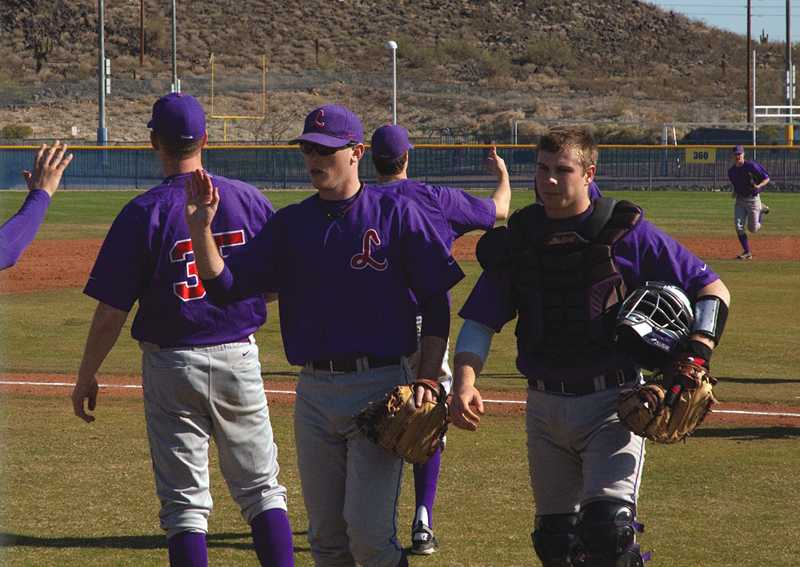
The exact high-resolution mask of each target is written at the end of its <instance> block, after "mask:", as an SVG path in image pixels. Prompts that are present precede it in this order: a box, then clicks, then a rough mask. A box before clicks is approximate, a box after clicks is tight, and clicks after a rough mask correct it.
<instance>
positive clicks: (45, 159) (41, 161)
mask: <svg viewBox="0 0 800 567" xmlns="http://www.w3.org/2000/svg"><path fill="white" fill-rule="evenodd" d="M66 151H67V146H66V144H62V143H61V142H60V141H58V140H56V143H55V144H53V146H52V147H50V148H48V146H47V144H43V145H42V147H41V148H39V151H38V152H37V154H36V158H35V160H34V163H33V171H28V170H25V171H23V172H22V176H23V177H24V178H25V182H26V183H27V185H28V196H27V197H26V198H25V202H24V203H22V206H21V207H20V209H19V211H17V212H16V214H14V216H12V217H11V218H10V219H8V220H7V221H6V222H4V223H3V226H0V270H5V269H6V268H10V267H11V266H13V265H14V264H16V263H17V260H19V257H20V256H21V255H22V252H23V251H24V250H25V248H27V247H28V245H29V244H30V243H31V242H32V241H33V239H34V237H35V236H36V233H37V232H38V231H39V227H40V226H41V225H42V222H43V221H44V216H45V214H46V213H47V208H48V207H49V206H50V199H51V198H52V197H53V194H54V193H55V192H56V190H57V189H58V185H59V183H61V177H62V176H63V175H64V171H65V170H66V169H67V166H68V165H69V164H70V162H71V161H72V154H67V153H66Z"/></svg>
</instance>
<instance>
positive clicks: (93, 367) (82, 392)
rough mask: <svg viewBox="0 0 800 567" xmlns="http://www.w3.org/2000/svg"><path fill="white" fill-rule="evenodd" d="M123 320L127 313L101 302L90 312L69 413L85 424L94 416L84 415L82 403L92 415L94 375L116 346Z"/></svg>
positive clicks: (94, 388)
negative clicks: (90, 321) (85, 403)
mask: <svg viewBox="0 0 800 567" xmlns="http://www.w3.org/2000/svg"><path fill="white" fill-rule="evenodd" d="M127 318H128V312H127V311H122V310H120V309H116V308H115V307H111V306H110V305H107V304H105V303H103V302H102V301H101V302H99V303H98V304H97V309H95V311H94V317H93V318H92V325H91V327H89V335H88V336H87V337H86V346H85V347H84V350H83V358H82V359H81V366H80V370H78V379H77V380H76V381H75V388H74V389H73V390H72V408H73V411H74V412H75V415H77V416H78V417H79V418H81V419H82V420H83V421H85V422H86V423H91V422H92V421H94V416H93V415H90V414H87V413H86V408H85V407H84V404H83V402H84V400H87V402H88V409H89V411H94V408H95V407H96V405H97V392H98V386H97V376H96V375H97V371H98V370H99V369H100V365H101V364H103V361H104V360H105V359H106V357H107V356H108V353H109V352H111V349H112V348H113V347H114V345H115V344H116V342H117V338H119V333H120V331H121V330H122V326H123V325H124V324H125V320H126V319H127Z"/></svg>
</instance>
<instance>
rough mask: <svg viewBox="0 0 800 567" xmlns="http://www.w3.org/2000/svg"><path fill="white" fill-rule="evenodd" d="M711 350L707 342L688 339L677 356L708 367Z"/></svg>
mask: <svg viewBox="0 0 800 567" xmlns="http://www.w3.org/2000/svg"><path fill="white" fill-rule="evenodd" d="M712 352H713V351H712V350H711V347H709V346H708V345H707V344H705V343H701V342H700V341H695V340H692V339H690V340H688V341H686V345H685V346H684V348H682V349H681V351H680V354H679V358H680V359H682V360H685V359H688V360H689V361H690V362H694V363H696V364H699V365H700V366H705V367H706V369H708V368H709V364H710V363H711V353H712Z"/></svg>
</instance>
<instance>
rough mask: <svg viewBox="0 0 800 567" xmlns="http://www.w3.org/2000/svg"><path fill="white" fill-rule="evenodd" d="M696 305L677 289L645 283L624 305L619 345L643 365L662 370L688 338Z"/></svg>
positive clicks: (659, 284) (617, 328) (666, 285)
mask: <svg viewBox="0 0 800 567" xmlns="http://www.w3.org/2000/svg"><path fill="white" fill-rule="evenodd" d="M693 319H694V316H693V313H692V303H691V302H690V301H689V298H688V297H687V296H686V294H685V293H684V292H683V290H682V289H681V288H679V287H677V286H674V285H670V284H666V283H664V282H645V284H644V286H642V287H640V288H639V289H636V290H635V291H634V292H633V293H631V294H630V295H629V296H628V297H627V298H625V301H623V302H622V306H621V307H620V311H619V314H618V315H617V325H616V333H617V343H618V344H619V345H620V346H621V347H622V349H623V350H625V351H627V352H628V353H630V354H631V356H633V358H634V360H636V362H638V363H639V364H640V365H641V366H643V367H645V368H649V369H656V368H661V367H662V366H663V365H664V364H666V363H668V362H669V361H670V360H671V354H672V352H673V351H674V350H675V349H676V348H677V347H678V345H679V344H680V343H681V341H683V340H684V339H685V338H686V337H687V336H688V335H689V330H690V328H691V326H692V321H693Z"/></svg>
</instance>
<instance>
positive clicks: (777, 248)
mask: <svg viewBox="0 0 800 567" xmlns="http://www.w3.org/2000/svg"><path fill="white" fill-rule="evenodd" d="M680 240H681V241H682V243H683V244H684V245H686V246H687V247H688V248H689V249H690V250H692V251H693V252H694V253H695V254H697V255H698V256H700V257H701V258H703V259H705V260H717V259H730V258H733V257H734V256H735V255H736V254H738V253H739V252H740V250H739V244H738V242H737V241H736V239H735V238H734V237H733V236H731V237H729V238H728V237H725V238H723V237H713V238H710V237H699V236H698V237H691V236H687V237H683V238H681V239H680ZM477 241H478V237H477V236H472V235H467V236H465V237H463V238H460V239H459V240H457V241H456V243H455V245H454V247H453V254H454V255H455V257H456V259H458V260H465V259H467V260H468V259H474V258H475V243H476V242H477ZM101 243H102V241H101V240H99V239H92V240H37V241H34V242H33V243H32V244H31V246H30V247H29V248H28V250H26V251H25V254H24V255H23V256H22V259H21V260H20V262H19V263H18V265H16V266H15V267H14V268H13V269H10V270H5V271H3V272H0V294H5V293H20V292H28V291H31V292H32V291H43V290H47V289H63V288H71V287H78V288H82V287H83V286H84V284H85V283H86V278H87V277H88V275H89V271H90V270H91V268H92V265H93V263H94V259H95V257H96V256H97V251H98V250H99V249H100V244H101ZM753 253H754V255H755V260H754V261H755V262H758V261H759V260H778V261H798V260H800V237H793V236H759V237H758V239H757V240H755V241H754V243H753Z"/></svg>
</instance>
